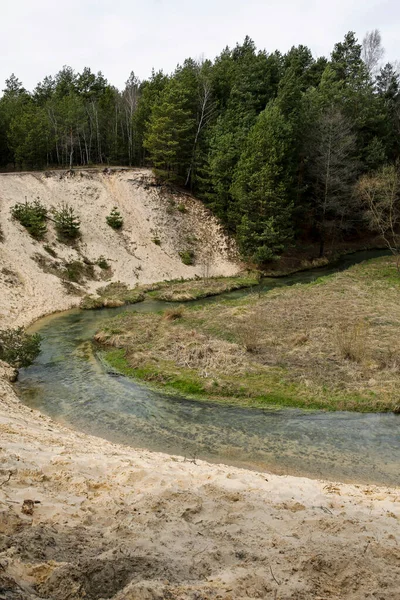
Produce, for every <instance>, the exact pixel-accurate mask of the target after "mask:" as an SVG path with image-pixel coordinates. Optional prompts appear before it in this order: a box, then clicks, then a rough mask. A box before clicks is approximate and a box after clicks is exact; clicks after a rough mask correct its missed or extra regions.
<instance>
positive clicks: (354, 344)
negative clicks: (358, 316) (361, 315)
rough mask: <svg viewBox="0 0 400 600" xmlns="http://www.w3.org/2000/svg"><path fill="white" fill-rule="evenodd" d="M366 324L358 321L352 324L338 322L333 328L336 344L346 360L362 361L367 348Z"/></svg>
mask: <svg viewBox="0 0 400 600" xmlns="http://www.w3.org/2000/svg"><path fill="white" fill-rule="evenodd" d="M367 337H368V336H367V326H366V324H365V323H363V322H362V321H360V322H359V323H356V324H354V325H349V324H348V323H340V324H339V325H338V326H337V327H336V330H335V339H336V346H337V349H338V351H339V354H340V356H341V357H342V358H344V359H346V360H351V361H353V362H356V363H362V362H363V360H364V359H365V358H366V354H367V349H368V340H367Z"/></svg>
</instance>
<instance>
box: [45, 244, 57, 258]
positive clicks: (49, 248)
mask: <svg viewBox="0 0 400 600" xmlns="http://www.w3.org/2000/svg"><path fill="white" fill-rule="evenodd" d="M43 249H44V250H46V252H47V253H48V254H50V256H52V257H53V258H57V252H56V251H55V250H54V249H53V248H52V247H51V246H49V245H48V244H45V245H44V246H43Z"/></svg>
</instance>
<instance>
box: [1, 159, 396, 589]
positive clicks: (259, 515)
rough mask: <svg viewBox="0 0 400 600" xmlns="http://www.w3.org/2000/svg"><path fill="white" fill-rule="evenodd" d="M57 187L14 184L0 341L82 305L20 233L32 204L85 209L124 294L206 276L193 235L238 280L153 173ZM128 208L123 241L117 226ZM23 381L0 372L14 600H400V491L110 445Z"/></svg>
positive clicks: (220, 269)
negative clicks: (187, 248) (26, 205)
mask: <svg viewBox="0 0 400 600" xmlns="http://www.w3.org/2000/svg"><path fill="white" fill-rule="evenodd" d="M59 177H60V176H59V175H56V176H50V177H45V176H44V175H38V174H30V175H9V176H0V224H1V227H2V230H3V233H4V236H5V239H4V242H3V243H0V272H1V277H0V300H1V303H0V328H4V327H9V326H14V325H16V324H23V325H27V324H29V323H31V322H32V321H33V320H34V319H36V318H38V317H39V316H41V315H43V314H47V313H50V312H53V311H55V310H61V309H65V308H68V307H70V306H72V305H75V304H77V303H78V302H79V296H76V295H69V294H67V293H66V291H65V287H64V286H63V285H62V283H61V282H60V279H59V278H58V277H56V276H55V275H52V274H49V273H45V272H43V270H42V269H41V268H40V267H39V266H38V264H37V262H35V261H34V260H32V255H33V254H34V253H36V252H40V253H42V254H44V251H43V250H42V244H39V243H37V242H34V241H33V240H31V239H30V238H29V236H28V234H27V233H26V232H25V231H24V230H23V228H22V227H20V226H19V225H18V224H17V223H15V222H13V221H12V220H11V219H10V214H9V208H10V206H12V205H13V204H15V202H17V201H21V200H22V201H23V199H24V196H28V199H30V198H35V197H37V196H39V198H40V200H41V201H42V202H43V203H46V204H48V206H51V205H55V204H57V203H58V202H60V201H61V200H66V201H68V202H70V203H71V204H73V206H74V207H75V208H76V209H77V211H78V212H79V214H80V216H81V219H82V231H83V239H82V245H84V249H85V255H86V256H87V258H89V259H90V260H94V259H96V258H97V257H98V256H100V255H104V256H105V257H106V258H108V259H109V260H110V261H112V266H113V271H114V275H113V279H114V280H120V281H126V282H127V283H129V284H131V285H132V284H134V283H135V282H136V281H139V282H150V281H156V280H160V279H168V278H171V277H181V276H182V277H190V276H193V275H194V274H195V273H197V274H199V275H201V269H202V268H203V267H202V259H201V248H200V246H199V248H198V256H199V259H198V265H197V266H196V267H185V266H184V265H183V264H182V262H181V261H180V258H179V251H180V249H181V247H182V244H183V243H184V238H185V236H187V235H188V233H187V231H188V230H189V228H190V230H191V231H192V232H194V235H196V236H197V237H198V239H200V240H207V243H210V245H211V250H210V252H211V253H212V269H213V272H214V273H215V274H217V273H218V274H225V275H228V274H233V273H235V272H236V271H237V269H238V267H237V265H236V264H235V262H234V261H233V260H231V258H230V256H231V252H232V251H231V250H230V249H229V242H228V240H226V238H225V237H224V236H223V234H222V232H221V230H220V228H219V226H218V223H217V222H216V220H215V219H213V218H212V217H211V216H210V215H209V213H208V212H207V211H206V210H205V209H204V208H203V207H202V205H201V204H200V203H198V202H197V201H196V200H194V199H191V198H189V197H182V199H180V200H179V202H184V203H185V205H187V212H186V213H182V214H181V213H180V214H175V213H172V214H171V212H168V210H167V209H168V199H166V198H165V194H164V192H163V193H161V192H160V190H158V189H157V188H154V187H152V186H151V185H149V182H150V183H151V177H150V175H149V174H148V173H147V172H144V171H121V172H118V173H115V174H99V173H84V174H83V175H82V176H81V175H75V177H72V178H69V177H65V176H61V179H59ZM132 180H133V182H132ZM114 204H115V205H118V206H119V207H120V209H121V212H123V214H124V216H125V218H126V228H125V232H124V234H123V235H121V234H115V232H113V231H111V230H110V229H109V228H108V227H107V225H105V224H104V219H105V215H106V214H108V213H109V211H110V209H111V208H112V206H113V205H114ZM155 229H157V236H159V237H160V239H161V246H158V245H156V244H154V242H152V236H154V230H155ZM53 235H54V234H53V233H50V236H53ZM51 239H52V240H53V239H54V238H53V237H52V238H51ZM55 248H56V251H57V254H58V256H60V257H62V256H64V255H65V256H67V255H68V253H70V254H71V256H73V254H74V252H75V251H73V250H69V249H63V248H62V247H61V245H59V244H56V246H55ZM203 262H204V261H203ZM139 265H141V269H138V266H139ZM100 284H101V283H99V282H98V281H97V282H88V284H87V286H86V288H87V289H92V290H93V289H95V288H96V286H99V285H100ZM12 376H13V372H12V370H11V369H10V368H8V367H7V366H6V365H5V364H4V363H3V364H0V600H4V599H7V600H27V599H33V598H45V599H47V600H78V599H91V600H99V599H101V598H104V599H105V598H107V599H113V600H156V599H157V600H161V599H170V600H173V599H182V600H186V599H190V600H207V599H215V600H217V599H218V600H229V599H230V600H233V599H244V598H265V599H274V600H275V599H277V600H286V599H287V600H289V599H293V600H332V599H333V600H342V599H350V600H356V599H357V600H364V599H367V598H369V599H371V600H372V599H373V600H398V599H399V598H400V489H393V488H385V487H382V486H380V487H378V486H365V485H349V484H341V483H333V482H326V481H316V480H310V479H306V478H296V477H289V476H285V477H282V476H277V475H271V474H269V473H255V472H252V471H246V470H242V469H237V468H233V467H230V466H224V465H211V464H208V463H206V462H203V461H196V463H193V462H188V461H185V460H184V459H183V458H182V457H171V456H167V455H164V454H159V453H152V452H149V451H146V450H139V449H134V448H129V447H125V446H120V445H115V444H111V443H109V442H107V441H105V440H103V439H99V438H95V437H91V436H88V435H86V434H82V433H79V432H76V431H73V430H71V429H68V428H66V427H64V426H62V425H61V424H58V423H55V422H54V421H52V420H51V419H50V418H48V417H47V416H45V415H41V414H40V413H38V412H36V411H32V410H30V409H29V408H27V407H26V406H24V405H22V404H21V403H20V402H19V400H18V398H17V397H16V395H15V393H14V390H13V387H12V385H11V383H10V382H9V380H10V379H12Z"/></svg>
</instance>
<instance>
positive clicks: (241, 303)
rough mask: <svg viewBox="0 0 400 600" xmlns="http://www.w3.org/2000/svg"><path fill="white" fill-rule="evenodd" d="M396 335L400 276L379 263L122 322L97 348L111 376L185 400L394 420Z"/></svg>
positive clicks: (398, 396) (399, 361)
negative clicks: (382, 414) (387, 415)
mask: <svg viewBox="0 0 400 600" xmlns="http://www.w3.org/2000/svg"><path fill="white" fill-rule="evenodd" d="M399 333H400V276H399V274H398V273H397V271H396V268H395V263H394V260H393V259H392V258H387V257H385V258H381V259H375V260H372V261H369V262H366V263H361V264H359V265H356V266H354V267H352V268H350V269H349V270H348V271H345V272H341V273H337V274H335V275H331V276H327V277H323V278H321V279H319V280H317V281H316V282H314V283H312V284H307V285H301V284H300V285H296V286H293V287H290V288H279V289H276V290H273V291H271V292H268V293H265V294H251V295H248V296H246V297H245V298H242V299H240V300H224V301H222V302H220V303H214V304H208V305H206V306H201V307H199V306H197V307H196V306H190V307H182V306H177V307H175V308H172V309H171V308H170V309H168V310H166V311H165V312H164V313H162V314H137V313H129V314H127V313H125V314H122V315H120V316H118V317H117V318H115V319H113V320H111V321H110V322H109V323H108V324H107V326H106V327H105V328H103V330H102V331H99V332H98V333H97V335H96V340H97V342H98V343H100V344H102V345H103V347H104V348H105V349H106V350H107V352H106V357H107V361H108V362H109V364H111V365H112V366H113V368H115V369H116V370H118V371H120V372H122V373H124V374H126V375H130V376H133V377H136V378H138V379H141V380H144V381H147V382H151V383H153V384H156V385H159V386H163V387H164V388H165V389H168V390H172V391H177V392H180V393H183V394H186V395H192V396H196V397H200V398H201V397H206V398H211V399H213V400H219V401H229V402H238V403H241V404H246V405H258V406H259V405H266V404H275V405H276V404H278V405H284V406H297V407H308V408H325V409H329V410H357V411H363V412H366V411H391V410H393V411H396V412H397V411H399V410H400V337H399Z"/></svg>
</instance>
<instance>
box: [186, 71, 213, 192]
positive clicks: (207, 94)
mask: <svg viewBox="0 0 400 600" xmlns="http://www.w3.org/2000/svg"><path fill="white" fill-rule="evenodd" d="M215 108H216V104H215V102H213V101H212V94H211V83H210V82H209V81H208V79H207V78H206V77H202V78H201V80H200V84H199V98H198V113H197V128H196V135H195V138H194V142H193V150H192V158H191V161H190V165H189V169H188V172H187V176H186V182H185V186H188V185H189V182H190V180H191V178H192V174H193V169H194V166H195V163H196V152H197V145H198V143H199V137H200V134H201V132H202V130H203V129H204V127H206V125H207V123H208V122H209V121H210V119H211V118H212V116H213V114H214V112H215Z"/></svg>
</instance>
